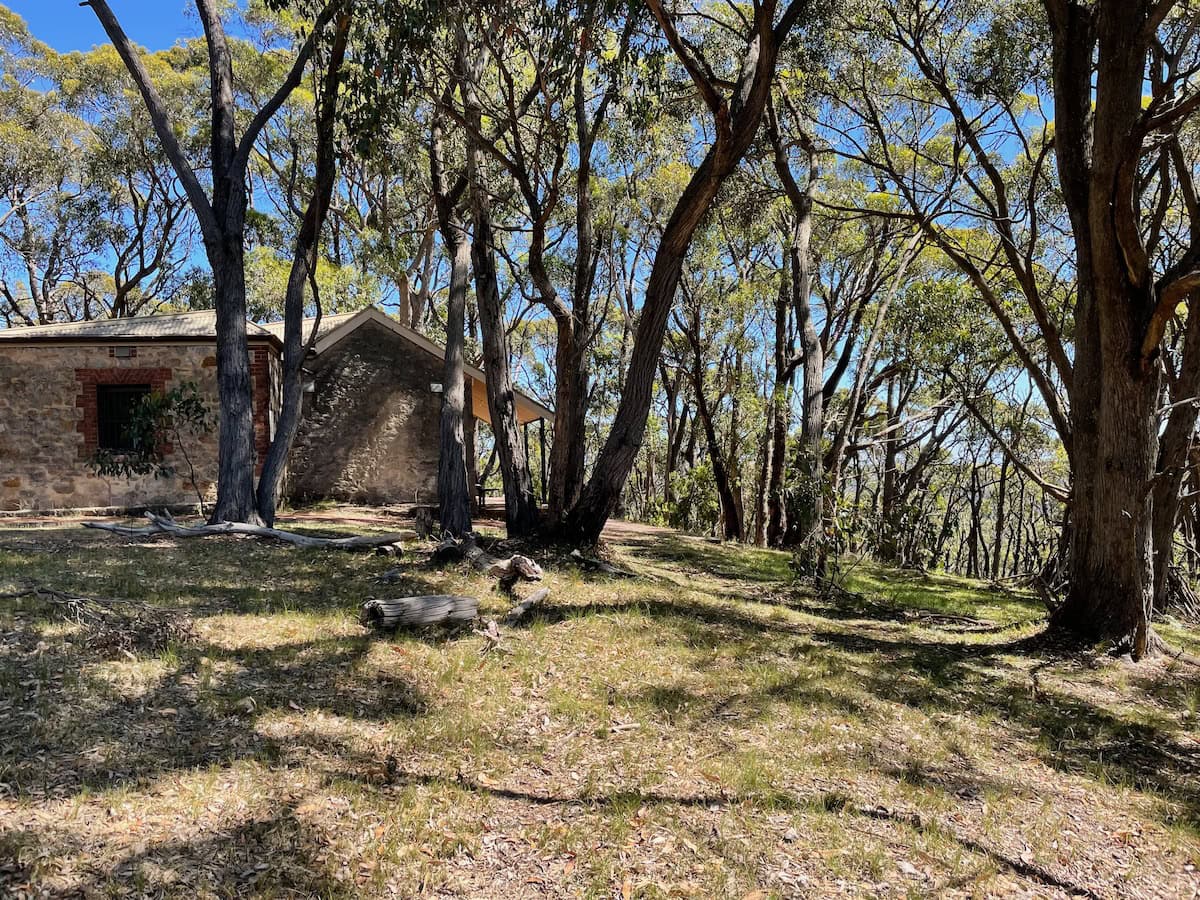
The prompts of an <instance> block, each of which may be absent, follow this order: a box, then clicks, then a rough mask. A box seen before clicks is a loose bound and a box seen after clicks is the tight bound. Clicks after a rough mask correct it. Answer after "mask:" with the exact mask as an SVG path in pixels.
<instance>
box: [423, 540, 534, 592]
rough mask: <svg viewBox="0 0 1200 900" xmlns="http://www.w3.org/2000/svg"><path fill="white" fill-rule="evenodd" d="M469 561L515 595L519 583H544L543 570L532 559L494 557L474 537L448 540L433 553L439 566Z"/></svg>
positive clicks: (516, 555) (515, 556) (514, 556)
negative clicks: (513, 591)
mask: <svg viewBox="0 0 1200 900" xmlns="http://www.w3.org/2000/svg"><path fill="white" fill-rule="evenodd" d="M461 560H466V561H467V562H469V563H470V564H471V566H472V567H473V568H474V569H475V570H476V571H478V572H483V573H484V574H486V575H490V576H492V577H493V578H498V579H500V586H501V587H502V588H504V590H506V591H511V590H512V587H513V585H514V584H516V583H517V582H518V581H541V580H542V567H541V566H539V565H538V564H537V563H535V562H534V561H533V560H532V559H530V558H529V557H528V556H521V555H520V554H513V555H512V556H510V557H508V558H507V559H501V558H500V557H497V556H492V555H491V554H490V553H488V552H487V551H486V550H484V549H483V548H482V547H480V546H479V544H478V542H477V541H476V539H475V538H474V537H471V536H468V537H465V538H463V539H462V540H461V541H455V540H452V539H449V538H448V539H446V540H444V541H442V542H441V543H440V544H438V546H437V549H436V550H434V552H433V562H434V564H435V565H445V564H447V563H450V562H458V561H461Z"/></svg>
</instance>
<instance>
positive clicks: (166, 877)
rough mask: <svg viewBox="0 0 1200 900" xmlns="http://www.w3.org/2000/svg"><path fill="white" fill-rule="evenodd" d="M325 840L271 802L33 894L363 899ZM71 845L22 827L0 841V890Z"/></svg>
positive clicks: (37, 875)
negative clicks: (0, 860) (3, 863)
mask: <svg viewBox="0 0 1200 900" xmlns="http://www.w3.org/2000/svg"><path fill="white" fill-rule="evenodd" d="M327 843H328V841H327V838H326V837H325V835H323V834H322V833H321V832H320V831H316V830H314V829H313V828H312V827H310V826H309V825H308V824H307V823H306V822H305V821H304V820H303V817H302V816H301V815H299V814H298V812H297V803H296V802H295V801H287V802H283V803H279V802H276V803H273V804H272V806H271V810H270V812H269V813H259V814H257V815H252V816H250V817H249V818H246V819H243V820H241V821H239V822H237V823H235V824H231V825H229V826H227V827H224V828H221V829H219V830H217V831H204V832H200V830H199V829H197V835H196V836H195V837H190V838H176V839H174V840H168V841H162V842H160V843H155V844H153V845H146V844H142V845H140V846H135V848H134V849H132V850H130V851H128V852H124V853H121V854H119V855H117V856H116V857H115V858H109V859H102V860H98V861H96V862H94V863H91V864H85V865H84V866H83V867H81V868H80V869H79V870H77V872H76V874H77V875H78V876H79V877H78V882H77V884H75V885H72V886H71V887H69V888H64V889H62V890H59V891H53V890H51V891H41V890H39V891H38V892H37V895H38V896H50V897H64V898H65V897H80V896H89V897H90V896H101V895H107V892H109V891H113V890H114V888H116V887H117V886H120V888H121V891H122V893H124V892H129V893H130V894H134V893H136V894H139V895H144V896H161V895H172V896H198V895H201V894H203V895H206V896H222V897H235V896H237V897H244V896H304V897H328V898H343V897H345V898H352V897H358V896H361V892H360V887H359V886H358V885H357V884H356V883H355V878H354V876H355V875H356V874H357V872H355V871H350V872H347V873H343V878H341V879H339V878H338V877H337V874H338V873H337V871H336V869H335V868H334V866H335V865H336V862H335V861H334V860H336V858H333V859H332V860H331V858H330V857H329V855H328V854H327V853H326V852H325V850H324V848H325V846H326V845H327ZM5 844H7V846H5ZM73 844H74V845H78V844H79V838H78V837H77V836H75V835H73V834H72V833H71V832H69V831H66V830H62V829H55V830H47V831H41V832H38V831H33V830H26V831H21V832H17V833H15V834H14V835H11V836H10V837H9V838H8V840H7V841H4V842H0V856H4V857H8V858H10V859H11V860H13V863H14V864H10V866H9V867H7V869H0V893H3V892H4V889H5V887H6V882H7V886H8V888H9V889H11V890H13V892H14V894H15V893H16V891H17V890H18V889H19V888H21V887H22V886H23V885H22V883H24V884H25V885H28V886H30V887H31V888H37V887H39V883H40V882H45V881H46V880H48V879H51V878H53V875H54V868H55V863H54V860H55V859H56V858H64V857H69V856H70V855H74V854H73V853H72V849H71V848H72V845H73ZM77 849H78V848H77ZM347 876H348V877H347ZM31 896H32V894H31Z"/></svg>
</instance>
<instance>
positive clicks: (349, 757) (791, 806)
mask: <svg viewBox="0 0 1200 900" xmlns="http://www.w3.org/2000/svg"><path fill="white" fill-rule="evenodd" d="M337 758H338V759H339V760H340V761H341V762H342V763H343V767H342V768H340V769H339V770H337V771H332V772H327V773H326V777H327V778H328V779H330V780H331V781H333V780H350V781H353V782H357V783H358V784H359V785H361V786H363V787H364V788H365V789H368V790H374V791H379V790H382V789H386V788H387V787H395V786H402V787H421V788H434V789H442V790H445V789H450V790H459V791H466V792H469V793H471V794H475V795H477V796H481V797H490V798H493V799H496V800H501V801H510V802H516V803H522V804H527V805H530V806H540V807H544V806H575V807H579V808H583V809H593V810H612V811H614V812H620V811H622V810H630V811H633V810H639V809H643V808H646V807H655V806H659V807H668V808H669V807H675V808H681V809H695V810H704V811H710V812H711V811H717V810H720V809H722V808H726V807H743V806H753V807H756V808H759V809H771V810H781V811H785V812H815V813H828V814H835V815H840V816H845V817H847V818H854V817H863V818H870V819H876V820H881V821H886V822H889V823H891V824H893V825H894V826H895V827H898V828H904V829H910V830H913V831H916V832H925V831H930V830H934V831H936V832H937V833H938V834H939V835H944V836H946V837H948V838H950V839H951V840H953V841H954V842H956V843H957V844H958V845H959V846H961V847H962V848H963V849H964V850H967V851H969V852H971V853H975V854H978V855H980V856H983V857H985V858H987V859H988V860H989V861H991V862H992V863H993V864H995V865H997V866H1000V867H1003V868H1006V869H1008V870H1010V871H1012V872H1015V873H1016V874H1018V875H1021V876H1022V877H1024V878H1027V879H1029V880H1031V881H1034V882H1036V883H1038V884H1040V885H1042V886H1045V887H1054V888H1059V889H1061V890H1065V891H1067V892H1069V893H1071V894H1072V895H1074V896H1083V897H1092V898H1098V897H1099V896H1100V894H1097V893H1096V892H1094V891H1093V890H1092V889H1091V888H1089V887H1087V886H1086V885H1081V884H1078V883H1076V882H1075V881H1073V880H1071V878H1070V877H1069V875H1067V874H1059V873H1056V872H1054V871H1051V870H1048V869H1045V868H1042V867H1040V866H1037V865H1034V864H1032V863H1029V862H1026V861H1024V860H1022V859H1019V858H1014V857H1011V856H1008V855H1007V854H1005V853H1004V852H1003V851H1001V850H999V849H996V848H993V847H990V846H988V845H987V844H985V843H983V842H981V841H979V840H977V839H976V838H974V837H972V836H971V835H968V834H964V833H962V832H960V831H959V830H958V829H957V828H956V827H955V826H953V825H952V824H951V823H949V822H926V821H923V820H922V819H921V818H920V817H918V816H916V815H913V814H910V813H904V812H901V811H894V810H889V809H887V808H885V807H882V806H872V805H869V804H865V805H864V804H859V803H855V802H853V800H852V799H851V798H849V797H847V796H846V795H844V794H841V793H838V792H829V791H824V792H809V793H799V792H793V791H787V790H779V789H775V788H768V789H764V790H759V791H755V792H754V793H752V794H747V795H739V794H736V793H732V792H729V791H726V790H722V791H720V792H715V793H714V792H704V793H683V792H667V791H658V790H644V789H640V788H627V789H617V790H607V791H581V792H579V793H563V792H555V791H553V790H535V789H530V788H527V787H525V786H524V785H517V784H514V785H513V786H505V785H501V784H495V783H488V784H484V783H483V782H481V781H479V780H478V779H475V778H471V777H469V776H467V775H464V774H463V773H462V772H461V771H459V772H458V773H457V774H456V775H455V776H448V775H442V774H437V773H430V772H420V771H415V770H413V769H410V768H406V767H404V766H402V765H395V766H394V767H393V769H392V771H391V772H390V773H389V774H388V775H387V776H386V777H384V778H383V779H373V778H368V777H366V776H364V774H363V773H364V772H369V771H371V769H372V768H373V763H376V762H377V760H374V759H373V758H372V757H368V756H364V755H363V754H361V753H356V752H354V751H352V750H350V749H349V748H343V752H341V753H339V754H338V755H337ZM347 764H348V765H347Z"/></svg>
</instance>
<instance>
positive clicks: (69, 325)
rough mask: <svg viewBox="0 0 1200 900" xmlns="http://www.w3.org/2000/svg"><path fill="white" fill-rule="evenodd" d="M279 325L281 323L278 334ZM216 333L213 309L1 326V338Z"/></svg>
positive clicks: (256, 330)
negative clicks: (8, 326)
mask: <svg viewBox="0 0 1200 900" xmlns="http://www.w3.org/2000/svg"><path fill="white" fill-rule="evenodd" d="M282 327H283V326H282V323H281V324H280V329H281V331H280V333H281V334H282ZM246 330H247V333H248V334H249V336H250V337H274V336H275V335H274V334H273V333H272V332H271V331H270V330H269V329H267V328H264V327H262V326H261V325H257V324H255V323H254V322H247V323H246ZM216 336H217V314H216V312H214V311H213V310H202V311H200V312H187V313H168V314H166V315H161V316H135V317H133V318H128V319H96V320H93V321H90V322H65V323H62V324H57V325H32V326H25V327H20V328H5V329H0V341H56V340H66V341H89V340H94V341H136V340H155V341H162V340H188V339H200V338H206V339H210V340H215V339H216Z"/></svg>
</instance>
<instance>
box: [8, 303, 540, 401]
mask: <svg viewBox="0 0 1200 900" xmlns="http://www.w3.org/2000/svg"><path fill="white" fill-rule="evenodd" d="M216 321H217V315H216V313H215V312H214V311H212V310H203V311H200V312H188V313H168V314H165V315H158V316H137V317H134V318H129V319H103V320H97V321H92V322H69V323H63V324H59V325H32V326H26V327H21V328H6V329H0V342H3V341H9V342H11V343H19V342H26V341H27V342H32V343H54V342H55V341H69V342H78V343H86V342H89V341H96V342H105V341H114V342H120V341H129V342H136V341H189V340H209V341H211V340H216V334H217V330H216ZM370 321H374V322H377V323H379V324H380V325H383V326H384V327H386V328H388V329H390V330H391V331H393V332H395V333H396V334H398V335H400V336H401V337H404V338H405V339H407V340H408V341H409V342H410V343H412V344H414V345H416V346H417V347H419V348H421V349H422V350H425V351H426V352H428V353H430V354H432V355H433V356H435V357H437V358H439V359H444V358H445V356H446V350H445V348H444V347H442V346H441V345H439V344H435V343H434V342H433V341H431V340H429V338H427V337H425V335H423V334H420V333H419V332H416V331H413V330H412V329H411V328H409V327H407V326H406V325H403V324H401V323H400V322H398V321H396V320H395V319H393V318H392V317H391V316H389V315H387V314H386V313H384V312H382V311H381V310H380V309H378V308H377V307H374V306H368V307H366V308H364V309H361V310H359V311H358V312H353V313H342V314H340V315H336V316H322V317H321V324H320V327H319V329H318V333H317V337H318V339H319V340H320V343H319V344H318V345H317V346H316V348H315V349H316V352H318V353H321V352H323V351H324V350H325V349H328V347H330V346H333V344H335V343H336V342H337V341H339V340H341V338H343V337H345V336H346V335H347V334H349V333H350V332H352V331H353V330H354V329H355V328H357V327H358V326H359V325H362V324H363V323H365V322H370ZM313 322H314V319H305V320H304V337H305V340H307V339H308V336H309V334H310V333H311V329H312V325H313ZM246 331H247V334H248V336H249V337H250V338H251V339H254V338H258V339H260V340H261V339H267V340H271V341H278V342H282V341H283V322H269V323H267V324H265V325H259V324H257V323H255V322H247V323H246ZM463 368H464V370H465V374H466V375H467V376H468V377H469V378H471V379H473V380H475V381H477V382H480V389H479V390H476V391H473V392H472V395H473V400H474V404H473V405H474V407H475V408H474V413H475V415H476V417H478V418H480V419H483V420H484V421H487V419H488V418H489V416H488V407H487V397H486V396H485V392H484V390H483V389H482V387H483V385H482V383H483V381H484V373H483V372H482V371H480V370H479V369H477V368H476V367H475V366H472V365H469V364H468V365H465V366H464V367H463ZM516 393H517V408H518V410H517V411H518V417H519V419H520V420H521V421H522V422H528V421H533V420H534V419H543V418H544V419H548V420H550V421H553V419H554V411H553V410H552V409H550V408H549V407H547V406H545V405H543V404H542V403H541V402H540V401H538V400H536V399H535V398H533V397H530V396H529V395H528V394H525V393H522V392H519V391H518V392H516Z"/></svg>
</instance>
